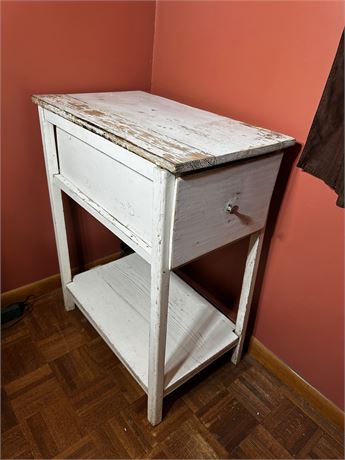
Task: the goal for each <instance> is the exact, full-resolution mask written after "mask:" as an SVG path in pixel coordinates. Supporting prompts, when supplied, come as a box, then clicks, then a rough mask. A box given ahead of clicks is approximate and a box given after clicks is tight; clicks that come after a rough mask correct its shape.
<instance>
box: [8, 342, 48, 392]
mask: <svg viewBox="0 0 345 460" xmlns="http://www.w3.org/2000/svg"><path fill="white" fill-rule="evenodd" d="M44 364H45V360H44V358H43V356H42V355H41V353H40V352H39V350H38V349H37V348H36V346H35V344H34V343H33V341H32V340H31V339H30V338H23V339H19V340H16V341H14V342H10V343H6V344H5V345H3V347H2V362H1V366H2V378H3V382H4V383H5V384H6V383H9V382H12V381H13V380H15V379H17V378H19V377H23V376H25V374H27V373H29V372H31V371H33V370H35V369H37V368H39V367H41V366H43V365H44Z"/></svg>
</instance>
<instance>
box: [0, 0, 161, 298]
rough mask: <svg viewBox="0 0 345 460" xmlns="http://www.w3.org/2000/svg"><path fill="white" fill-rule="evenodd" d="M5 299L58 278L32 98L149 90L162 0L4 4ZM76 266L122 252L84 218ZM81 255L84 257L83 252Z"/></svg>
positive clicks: (74, 216)
mask: <svg viewBox="0 0 345 460" xmlns="http://www.w3.org/2000/svg"><path fill="white" fill-rule="evenodd" d="M1 9H2V10H1V13H2V37H1V38H2V66H1V68H2V75H1V76H2V152H3V156H2V177H3V179H2V219H1V222H2V266H3V269H2V291H6V290H9V289H13V288H15V287H18V286H22V285H24V284H27V283H30V282H33V281H35V280H39V279H42V278H45V277H47V276H49V275H52V274H55V273H57V272H58V266H57V258H56V249H55V242H54V235H53V228H52V220H51V213H50V205H49V199H48V191H47V183H46V178H45V170H44V163H43V155H42V146H41V140H40V132H39V123H38V117H37V108H36V106H34V104H32V102H31V100H30V97H31V95H32V94H34V93H52V92H56V93H58V92H62V93H63V92H89V91H110V90H124V89H146V90H149V88H150V79H151V64H152V46H153V30H154V14H155V2H141V1H138V2H119V1H116V2H101V1H93V2H92V1H85V2H82V1H75V2H73V1H67V2H60V1H57V2H51V1H49V2H30V1H26V2H12V1H9V2H1ZM68 218H69V220H71V219H73V220H74V221H75V220H77V221H78V227H79V229H80V233H81V237H82V247H81V248H78V247H76V246H75V245H73V246H72V256H73V257H72V259H73V261H74V263H77V262H80V260H86V261H87V260H94V259H96V258H99V257H102V256H104V255H107V254H110V253H113V252H116V250H118V242H117V240H116V239H115V237H114V236H112V235H111V234H110V232H108V231H107V230H106V229H104V228H103V227H102V226H101V225H100V224H98V223H96V222H95V221H93V219H92V218H90V217H88V216H87V215H86V213H84V212H83V213H82V212H76V208H75V206H73V207H72V209H70V212H69V213H68ZM80 252H82V253H83V257H77V256H78V255H80V254H79V253H80Z"/></svg>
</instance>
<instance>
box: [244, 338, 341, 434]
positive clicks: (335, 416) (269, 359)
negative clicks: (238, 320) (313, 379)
mask: <svg viewBox="0 0 345 460" xmlns="http://www.w3.org/2000/svg"><path fill="white" fill-rule="evenodd" d="M248 353H249V355H250V356H252V357H253V358H254V359H255V360H256V361H258V362H259V363H260V364H262V365H263V366H264V367H265V368H266V369H268V370H270V371H271V372H272V373H273V374H275V375H276V376H277V377H278V378H279V380H281V381H282V382H283V383H285V384H286V385H287V386H289V387H290V388H292V389H293V390H294V391H295V392H296V393H298V394H299V395H301V396H303V398H304V399H305V400H306V401H308V402H309V403H310V404H312V405H313V406H314V407H315V408H316V409H317V410H318V411H319V412H320V414H322V415H323V416H324V417H325V418H327V419H328V420H330V421H331V422H332V423H333V424H334V425H336V426H337V427H339V428H340V429H342V430H344V412H343V411H342V410H341V409H340V408H339V407H337V406H336V405H335V404H334V403H333V402H332V401H330V400H329V399H327V398H326V397H325V396H323V395H322V394H321V393H320V392H319V391H318V390H316V389H315V388H314V387H313V386H311V385H310V384H309V383H308V382H306V381H305V380H304V379H303V378H302V377H301V376H300V375H298V374H296V372H294V371H293V370H292V369H291V368H290V367H289V366H288V365H287V364H285V363H284V362H283V361H281V360H280V359H279V358H278V357H277V356H276V355H274V354H273V353H272V352H271V351H270V350H268V349H267V348H266V347H265V346H264V345H263V344H262V343H261V342H260V341H259V340H258V339H256V338H255V337H252V338H251V340H250V343H249V348H248Z"/></svg>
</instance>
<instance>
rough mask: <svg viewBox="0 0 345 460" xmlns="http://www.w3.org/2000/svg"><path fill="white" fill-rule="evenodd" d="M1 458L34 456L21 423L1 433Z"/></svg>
mask: <svg viewBox="0 0 345 460" xmlns="http://www.w3.org/2000/svg"><path fill="white" fill-rule="evenodd" d="M1 458H3V459H5V458H34V457H33V454H32V452H31V448H30V445H29V443H28V441H27V440H26V438H25V436H24V435H23V432H22V430H21V428H20V426H19V425H16V426H14V427H12V428H11V429H10V430H7V431H5V432H4V433H2V435H1Z"/></svg>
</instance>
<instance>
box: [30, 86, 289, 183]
mask: <svg viewBox="0 0 345 460" xmlns="http://www.w3.org/2000/svg"><path fill="white" fill-rule="evenodd" d="M33 101H34V102H35V103H36V104H38V105H40V106H42V107H44V108H46V109H47V110H50V111H51V112H55V113H57V114H58V115H60V116H62V117H64V118H66V119H68V120H71V121H73V122H74V123H77V124H78V125H81V126H83V127H85V128H86V129H88V130H90V131H93V132H95V133H97V134H98V135H100V136H102V137H105V138H106V139H109V140H110V141H112V142H114V143H116V144H118V145H121V146H123V147H125V148H126V149H128V150H130V151H131V152H133V153H135V154H137V155H140V156H142V157H144V158H146V159H147V160H149V161H151V162H152V163H155V164H157V165H159V166H161V167H162V168H165V169H167V170H169V171H171V172H172V173H174V174H181V173H183V172H187V171H191V170H196V169H201V168H205V167H210V166H215V165H218V164H224V163H228V162H232V161H235V160H239V159H244V158H251V157H254V156H257V155H262V154H265V153H269V152H273V151H276V150H281V149H283V148H285V147H289V146H291V145H293V144H294V143H295V139H294V138H293V137H290V136H287V135H284V134H280V133H276V132H274V131H270V130H268V129H263V128H258V127H255V126H251V125H248V124H246V123H242V122H240V121H237V120H233V119H231V118H227V117H223V116H220V115H216V114H214V113H211V112H206V111H205V110H200V109H196V108H193V107H190V106H187V105H184V104H180V103H178V102H175V101H171V100H169V99H165V98H163V97H159V96H155V95H152V94H149V93H145V92H143V91H123V92H111V93H89V94H60V95H58V94H53V95H37V96H33Z"/></svg>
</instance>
